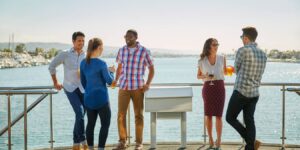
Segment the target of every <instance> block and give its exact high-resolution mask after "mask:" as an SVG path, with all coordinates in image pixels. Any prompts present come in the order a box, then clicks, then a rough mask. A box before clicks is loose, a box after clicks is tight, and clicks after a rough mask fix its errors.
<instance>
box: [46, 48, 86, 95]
mask: <svg viewBox="0 0 300 150" xmlns="http://www.w3.org/2000/svg"><path fill="white" fill-rule="evenodd" d="M84 58H85V52H84V51H82V52H81V53H80V54H79V55H78V53H77V52H76V51H75V50H74V48H71V49H70V50H64V51H62V52H60V53H59V54H58V55H57V56H56V57H55V58H54V59H53V60H52V62H51V63H50V65H49V71H50V74H51V75H53V74H56V67H57V66H59V65H60V64H63V65H64V81H63V87H64V89H65V90H66V91H68V92H73V91H74V90H76V89H77V88H79V89H80V91H81V93H84V88H83V87H82V84H81V82H80V77H79V72H78V71H79V68H80V63H81V61H82V60H83V59H84Z"/></svg>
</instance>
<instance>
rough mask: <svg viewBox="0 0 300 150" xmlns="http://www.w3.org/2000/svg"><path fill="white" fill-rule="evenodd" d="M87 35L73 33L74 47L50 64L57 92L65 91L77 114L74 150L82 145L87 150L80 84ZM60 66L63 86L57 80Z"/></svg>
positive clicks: (61, 53) (77, 149)
mask: <svg viewBox="0 0 300 150" xmlns="http://www.w3.org/2000/svg"><path fill="white" fill-rule="evenodd" d="M84 37H85V35H84V34H83V33H82V32H75V33H73V36H72V40H73V47H72V48H71V49H69V50H65V51H62V52H60V53H59V54H58V55H57V56H56V57H55V58H54V59H53V60H52V62H51V63H50V65H49V71H50V74H51V77H52V80H53V84H54V87H55V88H56V89H57V90H61V89H62V88H63V89H64V91H65V93H66V95H67V97H68V99H69V101H70V104H71V106H72V108H73V110H74V112H75V116H76V117H75V124H74V130H73V142H74V145H73V150H80V145H81V144H82V145H83V147H84V149H86V150H87V144H86V138H85V128H84V115H85V108H84V105H83V93H84V89H83V87H82V85H81V82H80V74H79V68H80V63H81V61H82V60H83V59H84V58H85V52H84V51H83V50H82V48H83V46H84ZM60 64H63V66H64V81H63V85H61V84H60V83H59V82H58V80H57V78H56V68H57V66H59V65H60Z"/></svg>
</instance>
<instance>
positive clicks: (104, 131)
mask: <svg viewBox="0 0 300 150" xmlns="http://www.w3.org/2000/svg"><path fill="white" fill-rule="evenodd" d="M98 115H99V117H100V122H101V129H100V133H99V141H98V147H99V148H104V147H105V143H106V139H107V136H108V130H109V126H110V118H111V110H110V105H109V104H107V105H105V106H103V107H101V108H100V109H98V110H92V109H88V108H87V117H88V124H87V127H86V139H87V143H88V146H89V147H90V146H94V129H95V124H96V121H97V117H98Z"/></svg>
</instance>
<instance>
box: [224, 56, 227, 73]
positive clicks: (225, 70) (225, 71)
mask: <svg viewBox="0 0 300 150" xmlns="http://www.w3.org/2000/svg"><path fill="white" fill-rule="evenodd" d="M226 66H227V65H226V57H225V56H224V75H227V69H226Z"/></svg>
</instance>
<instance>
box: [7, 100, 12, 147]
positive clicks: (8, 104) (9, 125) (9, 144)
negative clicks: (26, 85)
mask: <svg viewBox="0 0 300 150" xmlns="http://www.w3.org/2000/svg"><path fill="white" fill-rule="evenodd" d="M7 126H8V144H7V146H8V150H11V146H12V142H11V110H10V95H8V96H7Z"/></svg>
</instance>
